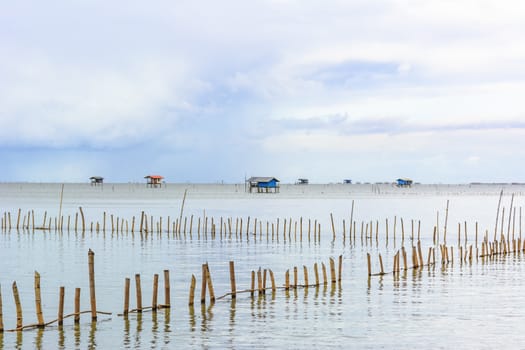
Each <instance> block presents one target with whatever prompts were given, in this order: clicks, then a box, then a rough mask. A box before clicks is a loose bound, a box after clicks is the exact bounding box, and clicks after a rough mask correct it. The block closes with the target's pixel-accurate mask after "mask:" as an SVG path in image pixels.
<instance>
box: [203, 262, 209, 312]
mask: <svg viewBox="0 0 525 350" xmlns="http://www.w3.org/2000/svg"><path fill="white" fill-rule="evenodd" d="M207 274H208V272H207V270H206V264H202V284H201V304H206V283H207V281H208V276H207Z"/></svg>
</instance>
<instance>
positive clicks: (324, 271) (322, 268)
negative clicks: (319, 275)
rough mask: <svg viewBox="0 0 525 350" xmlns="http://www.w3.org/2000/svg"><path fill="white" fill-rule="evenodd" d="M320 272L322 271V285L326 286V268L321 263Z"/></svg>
mask: <svg viewBox="0 0 525 350" xmlns="http://www.w3.org/2000/svg"><path fill="white" fill-rule="evenodd" d="M321 270H323V284H324V285H325V286H326V285H327V284H328V276H327V275H326V266H325V264H324V263H321Z"/></svg>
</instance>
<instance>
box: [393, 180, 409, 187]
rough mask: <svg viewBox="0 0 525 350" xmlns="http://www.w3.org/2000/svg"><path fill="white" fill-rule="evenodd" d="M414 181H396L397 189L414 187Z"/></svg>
mask: <svg viewBox="0 0 525 350" xmlns="http://www.w3.org/2000/svg"><path fill="white" fill-rule="evenodd" d="M412 183H413V181H412V180H411V179H397V180H396V186H397V187H412Z"/></svg>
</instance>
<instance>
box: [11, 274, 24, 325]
mask: <svg viewBox="0 0 525 350" xmlns="http://www.w3.org/2000/svg"><path fill="white" fill-rule="evenodd" d="M13 297H14V299H15V306H16V329H22V327H23V318H22V305H21V304H20V295H19V294H18V287H17V286H16V281H15V282H13Z"/></svg>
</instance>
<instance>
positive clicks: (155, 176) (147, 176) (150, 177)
mask: <svg viewBox="0 0 525 350" xmlns="http://www.w3.org/2000/svg"><path fill="white" fill-rule="evenodd" d="M144 178H145V179H164V177H163V176H160V175H146V176H144Z"/></svg>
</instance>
